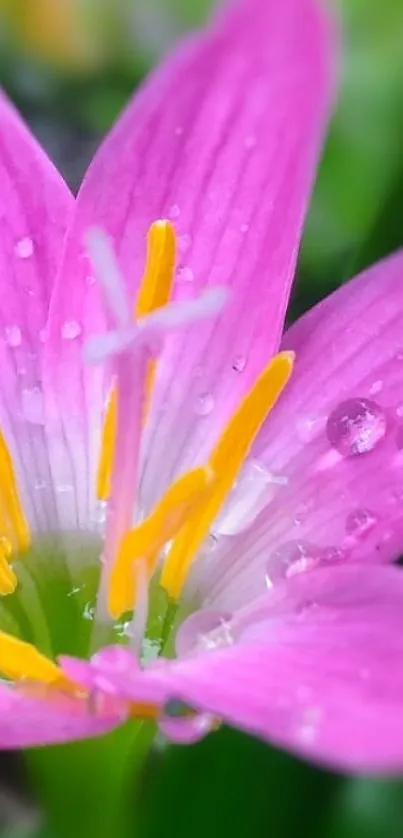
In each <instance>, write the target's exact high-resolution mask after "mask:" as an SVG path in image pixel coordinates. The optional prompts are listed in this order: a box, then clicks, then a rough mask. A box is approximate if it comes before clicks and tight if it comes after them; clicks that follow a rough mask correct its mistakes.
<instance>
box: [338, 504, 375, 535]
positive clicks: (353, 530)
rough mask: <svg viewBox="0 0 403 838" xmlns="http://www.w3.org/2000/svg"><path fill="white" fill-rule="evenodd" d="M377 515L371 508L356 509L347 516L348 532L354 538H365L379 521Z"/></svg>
mask: <svg viewBox="0 0 403 838" xmlns="http://www.w3.org/2000/svg"><path fill="white" fill-rule="evenodd" d="M377 520H378V519H377V517H376V515H374V513H373V512H371V510H370V509H364V508H363V509H354V511H353V512H350V514H349V515H348V516H347V519H346V532H347V533H348V535H351V536H353V537H354V538H358V539H360V538H364V537H365V536H366V535H368V534H369V533H370V532H371V530H373V528H374V526H375V525H376V523H377Z"/></svg>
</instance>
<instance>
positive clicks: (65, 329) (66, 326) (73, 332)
mask: <svg viewBox="0 0 403 838" xmlns="http://www.w3.org/2000/svg"><path fill="white" fill-rule="evenodd" d="M80 334H81V326H80V324H79V323H78V322H77V320H66V322H65V323H63V326H62V337H63V338H64V339H65V340H75V338H78V336H79V335H80Z"/></svg>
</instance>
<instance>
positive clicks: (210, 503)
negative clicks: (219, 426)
mask: <svg viewBox="0 0 403 838" xmlns="http://www.w3.org/2000/svg"><path fill="white" fill-rule="evenodd" d="M293 361H294V354H293V353H292V352H282V353H281V354H280V355H277V356H276V357H275V358H274V359H273V360H272V361H271V362H270V364H269V365H268V366H267V367H266V369H265V370H264V371H263V373H262V374H261V375H260V377H259V378H258V380H257V382H256V384H255V385H254V387H253V388H252V389H251V390H250V392H249V393H248V394H247V395H246V396H245V398H244V400H243V402H242V404H241V405H240V407H239V408H238V410H237V411H236V413H235V414H234V416H233V417H232V418H231V420H230V421H229V423H228V425H227V427H226V429H225V431H224V433H223V434H222V436H221V438H220V440H219V442H218V444H217V445H216V447H215V449H214V450H213V453H212V454H211V457H210V460H209V466H210V467H211V470H212V472H213V474H214V480H213V485H212V489H211V490H210V491H209V492H208V494H207V495H206V497H205V498H203V499H202V500H201V502H200V503H199V504H198V507H197V508H195V509H194V510H193V512H192V514H191V515H190V516H189V518H188V519H187V521H186V524H185V525H184V527H183V528H182V530H181V532H179V534H178V535H177V537H176V538H175V539H174V541H173V543H172V545H171V547H170V550H169V553H168V556H167V558H166V560H165V563H164V567H163V569H162V573H161V579H160V584H161V586H162V587H163V588H165V590H166V591H167V593H168V595H169V596H170V597H171V598H172V599H177V598H178V597H179V596H180V593H181V591H182V588H183V585H184V582H185V580H186V577H187V574H188V571H189V567H190V564H191V561H192V558H193V556H194V555H195V553H196V551H197V550H198V548H199V547H200V545H201V544H202V542H203V541H204V539H205V538H206V536H207V534H208V532H209V529H210V527H211V525H212V523H213V521H214V519H215V518H216V517H217V515H218V513H219V511H220V509H221V507H222V505H223V503H224V501H225V498H226V497H227V494H228V492H229V491H230V489H231V487H232V486H233V484H234V481H235V479H236V477H237V475H238V472H239V471H240V469H241V467H242V464H243V462H244V459H245V457H246V456H247V454H248V453H249V450H250V448H251V445H252V443H253V441H254V439H255V437H256V434H257V433H258V431H259V429H260V427H261V426H262V424H263V422H264V420H265V419H266V417H267V415H268V413H269V412H270V410H271V409H272V407H273V406H274V404H275V403H276V401H277V399H278V398H279V396H280V394H281V392H282V390H283V389H284V387H285V385H286V384H287V382H288V380H289V378H290V375H291V372H292V366H293Z"/></svg>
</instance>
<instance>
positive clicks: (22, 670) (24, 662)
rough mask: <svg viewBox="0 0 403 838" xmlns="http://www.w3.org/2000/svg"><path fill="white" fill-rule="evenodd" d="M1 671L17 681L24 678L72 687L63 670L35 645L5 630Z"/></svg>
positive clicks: (0, 647)
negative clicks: (6, 632)
mask: <svg viewBox="0 0 403 838" xmlns="http://www.w3.org/2000/svg"><path fill="white" fill-rule="evenodd" d="M0 672H1V673H2V674H3V675H5V676H6V677H7V678H11V679H12V680H15V681H18V680H22V679H23V680H28V681H38V682H41V683H42V684H52V685H56V684H57V685H58V686H61V687H63V688H70V689H71V687H72V684H71V682H70V681H69V680H68V678H66V676H65V675H64V674H63V672H62V670H61V669H60V668H59V667H58V666H57V665H56V664H55V663H53V661H51V660H49V658H46V657H45V655H42V654H41V652H39V651H38V649H36V647H35V646H33V645H32V644H31V643H25V642H24V641H23V640H19V639H18V637H12V635H11V634H4V632H0Z"/></svg>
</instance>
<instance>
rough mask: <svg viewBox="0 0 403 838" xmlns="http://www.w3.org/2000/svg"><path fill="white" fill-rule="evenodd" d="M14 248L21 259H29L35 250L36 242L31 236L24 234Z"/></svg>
mask: <svg viewBox="0 0 403 838" xmlns="http://www.w3.org/2000/svg"><path fill="white" fill-rule="evenodd" d="M14 250H15V253H16V255H17V256H18V257H19V258H20V259H29V258H30V257H31V256H32V255H33V252H34V243H33V241H32V239H30V238H29V236H24V238H23V239H19V241H18V242H17V243H16V245H15V248H14Z"/></svg>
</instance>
